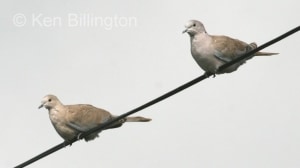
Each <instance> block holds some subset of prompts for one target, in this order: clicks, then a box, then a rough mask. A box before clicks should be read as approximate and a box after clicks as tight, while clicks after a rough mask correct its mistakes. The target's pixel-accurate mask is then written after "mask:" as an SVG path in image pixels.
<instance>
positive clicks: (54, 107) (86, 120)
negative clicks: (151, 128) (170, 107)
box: [39, 95, 151, 141]
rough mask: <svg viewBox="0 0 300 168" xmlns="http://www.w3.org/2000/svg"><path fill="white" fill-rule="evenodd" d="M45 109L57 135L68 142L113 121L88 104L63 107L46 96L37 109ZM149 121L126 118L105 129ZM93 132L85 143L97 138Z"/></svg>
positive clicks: (96, 134) (139, 118) (55, 99)
mask: <svg viewBox="0 0 300 168" xmlns="http://www.w3.org/2000/svg"><path fill="white" fill-rule="evenodd" d="M42 107H45V108H46V109H48V111H49V117H50V120H51V122H52V124H53V126H54V128H55V130H56V131H57V133H58V134H59V135H60V136H61V137H62V138H63V139H64V140H65V141H70V140H72V139H74V138H76V137H78V136H79V135H80V134H81V133H83V132H86V131H88V130H90V129H92V128H94V127H96V126H99V125H100V124H102V123H104V122H107V121H109V120H111V119H113V118H114V117H116V116H114V115H111V114H110V113H109V112H108V111H106V110H103V109H100V108H97V107H94V106H92V105H89V104H76V105H63V104H62V103H61V102H60V101H59V99H58V98H57V97H56V96H54V95H46V96H45V97H44V98H43V99H42V102H41V105H40V106H39V108H42ZM147 121H151V119H149V118H144V117H126V118H124V119H121V120H119V121H117V122H116V123H114V124H112V125H111V126H109V127H108V128H106V129H110V128H117V127H120V126H122V124H123V123H124V122H147ZM98 133H100V132H95V133H92V134H90V135H89V136H87V137H85V138H84V139H85V140H86V141H89V140H93V139H95V138H96V137H98Z"/></svg>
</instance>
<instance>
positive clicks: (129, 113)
mask: <svg viewBox="0 0 300 168" xmlns="http://www.w3.org/2000/svg"><path fill="white" fill-rule="evenodd" d="M299 30H300V26H298V27H296V28H294V29H292V30H290V31H288V32H286V33H284V34H282V35H281V36H278V37H277V38H275V39H273V40H271V41H269V42H267V43H265V44H263V45H261V46H259V47H257V48H255V49H253V50H251V51H250V52H248V53H246V54H244V55H243V56H241V57H239V58H237V59H234V60H232V61H230V62H228V63H226V64H224V65H222V66H220V68H219V69H218V71H222V70H224V69H226V68H228V67H229V66H231V65H233V64H235V63H237V62H239V61H241V60H243V59H247V58H249V57H251V56H252V55H253V54H254V53H256V52H258V51H260V50H262V49H264V48H266V47H268V46H270V45H272V44H274V43H276V42H278V41H280V40H282V39H284V38H286V37H288V36H290V35H292V34H294V33H296V32H298V31H299ZM211 75H213V74H212V73H205V74H204V75H201V76H199V77H197V78H195V79H193V80H191V81H189V82H187V83H185V84H183V85H181V86H179V87H177V88H175V89H174V90H171V91H169V92H167V93H165V94H163V95H162V96H159V97H157V98H156V99H153V100H151V101H149V102H148V103H145V104H143V105H141V106H139V107H137V108H135V109H133V110H131V111H129V112H127V113H124V114H122V115H120V116H118V117H116V118H114V119H112V120H111V121H108V122H106V123H103V124H101V125H99V126H98V127H95V128H93V129H91V130H89V131H87V132H84V133H82V134H81V136H80V139H82V138H84V137H86V136H88V135H90V134H92V133H94V132H97V131H100V130H103V129H104V128H106V127H107V126H109V125H111V124H113V123H115V122H117V121H119V120H120V119H123V118H125V117H127V116H129V115H131V114H134V113H136V112H138V111H141V110H143V109H145V108H147V107H149V106H152V105H154V104H156V103H158V102H160V101H162V100H164V99H166V98H169V97H171V96H173V95H175V94H177V93H178V92H180V91H182V90H184V89H186V88H188V87H191V86H193V85H194V84H196V83H198V82H200V81H202V80H204V79H206V78H208V77H210V76H211ZM76 141H78V139H73V140H71V141H70V142H63V143H61V144H58V145H56V146H54V147H52V148H51V149H49V150H47V151H45V152H43V153H41V154H39V155H37V156H35V157H33V158H32V159H30V160H28V161H26V162H24V163H21V164H20V165H18V166H16V167H15V168H21V167H25V166H27V165H29V164H31V163H33V162H35V161H37V160H39V159H41V158H43V157H45V156H47V155H50V154H51V153H54V152H56V151H58V150H60V149H62V148H64V147H65V146H67V145H70V144H72V143H74V142H76Z"/></svg>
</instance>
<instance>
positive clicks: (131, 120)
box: [126, 117, 151, 122]
mask: <svg viewBox="0 0 300 168" xmlns="http://www.w3.org/2000/svg"><path fill="white" fill-rule="evenodd" d="M148 121H151V119H150V118H144V117H126V122H148Z"/></svg>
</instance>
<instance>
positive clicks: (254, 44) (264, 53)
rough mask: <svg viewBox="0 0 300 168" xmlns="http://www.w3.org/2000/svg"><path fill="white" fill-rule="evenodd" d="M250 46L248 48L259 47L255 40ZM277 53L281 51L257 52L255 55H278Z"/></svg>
mask: <svg viewBox="0 0 300 168" xmlns="http://www.w3.org/2000/svg"><path fill="white" fill-rule="evenodd" d="M248 47H249V48H248V49H250V50H253V49H255V48H257V44H256V43H254V42H253V43H250V44H249V45H248ZM277 54H279V53H270V52H257V53H255V54H254V56H271V55H277Z"/></svg>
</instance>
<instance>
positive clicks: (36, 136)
mask: <svg viewBox="0 0 300 168" xmlns="http://www.w3.org/2000/svg"><path fill="white" fill-rule="evenodd" d="M299 11H300V5H299V1H297V0H285V1H271V0H266V1H260V0H253V1H240V0H229V1H215V0H196V1H193V0H186V1H181V2H179V1H171V0H168V1H158V0H154V1H147V2H146V1H144V2H142V1H137V0H127V1H106V2H103V1H96V0H87V1H71V0H56V1H43V2H41V1H36V0H29V1H20V0H12V1H1V4H0V22H1V23H0V24H1V26H0V37H1V38H0V55H1V61H0V67H1V71H0V76H1V87H0V93H1V94H0V101H1V114H2V116H1V118H0V126H1V128H2V129H1V130H2V131H1V140H0V141H1V143H0V149H1V150H0V167H13V166H16V165H18V164H20V163H22V162H24V161H26V160H28V159H30V158H32V157H34V156H36V155H38V154H40V153H42V152H44V151H45V150H47V149H49V148H51V147H53V146H55V145H57V144H59V143H61V142H62V141H63V140H62V138H61V137H60V136H59V135H58V134H57V133H56V131H55V130H54V128H53V126H52V125H51V123H50V120H49V117H48V112H47V111H46V110H45V109H40V110H38V109H37V107H38V106H39V105H40V101H41V99H42V97H44V96H45V95H46V94H49V93H51V94H55V95H57V96H58V98H60V100H61V101H62V102H63V103H64V104H76V103H89V104H93V105H94V106H97V107H101V108H104V109H106V110H108V111H110V112H111V113H113V114H122V113H125V112H127V111H129V110H131V109H133V108H135V107H137V106H140V105H142V104H144V103H146V102H148V101H150V100H152V99H153V98H156V97H157V96H160V95H162V94H164V93H166V92H168V91H170V90H171V89H174V88H176V87H178V86H179V85H182V84H184V83H186V82H188V81H190V80H192V79H194V78H196V77H198V76H199V75H202V74H203V71H202V70H201V69H200V68H199V67H198V65H197V64H196V63H195V62H194V60H193V58H192V56H191V54H190V40H189V37H188V35H187V34H182V33H181V32H182V30H183V29H184V24H185V23H186V22H187V21H188V20H190V19H197V20H200V21H202V22H203V23H204V25H205V27H206V30H207V31H208V33H210V34H224V35H228V36H231V37H234V38H238V39H240V40H243V41H245V42H248V43H250V42H254V41H255V42H257V44H258V45H260V44H263V43H265V42H267V41H269V40H271V39H273V38H275V37H277V36H279V35H281V34H283V33H285V32H286V31H288V30H290V29H292V28H294V27H296V26H298V25H299V16H300V12H299ZM69 14H74V15H78V16H79V15H80V14H87V15H90V16H91V17H100V18H103V19H106V20H109V18H116V21H118V23H114V25H113V26H111V25H108V24H109V23H108V21H107V23H106V24H107V25H104V24H103V25H98V26H94V27H92V26H80V25H78V26H74V25H69V24H68V21H69V20H68V16H69ZM39 15H40V17H38V16H39ZM23 16H25V19H26V22H22V21H24V18H22V17H23ZM37 17H38V18H37ZM55 18H58V19H56V20H55ZM59 18H60V19H59ZM132 18H134V19H135V20H133V21H134V22H132V23H131V25H130V23H126V22H125V21H126V19H127V20H129V19H132ZM37 19H38V20H39V21H40V22H41V21H42V20H43V23H42V24H40V23H38V22H37ZM51 19H52V21H53V20H54V21H57V20H60V21H59V22H55V23H56V24H54V22H52V24H51ZM44 20H46V21H44ZM49 20H50V21H49ZM23 23H24V25H23ZM124 24H125V26H124ZM126 24H127V25H126ZM49 25H50V26H49ZM109 26H110V27H109ZM299 44H300V34H299V33H297V34H294V35H292V36H290V37H288V38H286V39H284V40H282V41H280V42H278V43H276V44H274V45H272V46H270V47H268V48H266V49H265V50H264V51H271V52H279V53H280V55H277V56H273V57H260V58H254V59H252V60H250V61H248V62H247V64H245V65H243V66H242V67H240V69H239V70H238V71H236V72H234V73H232V74H225V75H219V76H217V77H216V78H209V79H207V80H205V81H203V82H201V83H198V84H196V85H195V86H192V87H191V88H188V89H186V90H184V91H183V92H180V93H179V94H176V95H175V96H173V97H171V98H169V99H167V100H165V101H163V102H160V103H158V104H156V105H154V106H151V107H150V108H147V109H145V110H143V111H141V112H139V113H138V114H136V115H141V116H145V117H149V118H152V119H153V121H151V122H149V123H128V124H125V125H123V127H121V128H119V129H114V130H109V131H105V132H102V133H101V134H100V137H99V138H97V139H96V140H95V141H91V142H89V143H86V142H84V141H79V142H76V143H74V144H73V146H71V147H66V148H64V149H62V150H59V151H58V152H55V153H54V154H51V155H49V156H47V157H45V158H43V159H41V160H39V161H37V162H35V163H33V164H31V165H30V166H28V167H32V168H40V167H44V168H50V167H51V168H52V167H78V168H81V167H110V168H115V167H118V168H119V167H131V168H140V167H146V168H153V167H160V168H162V167H173V168H182V167H188V168H198V167H205V168H220V167H222V168H241V167H243V168H253V167H255V168H282V167H285V168H298V167H300V159H299V158H300V131H299V129H300V122H299V121H300V104H299V100H300V80H299V74H300V68H299V61H300V57H299V52H298V49H299ZM87 165H88V166H87Z"/></svg>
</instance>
